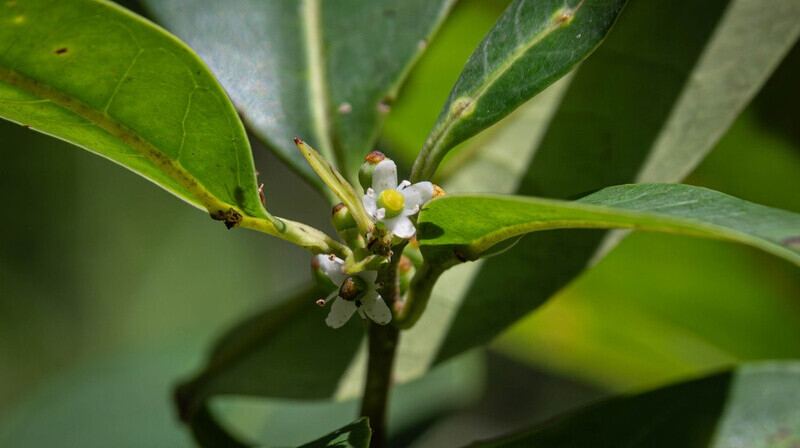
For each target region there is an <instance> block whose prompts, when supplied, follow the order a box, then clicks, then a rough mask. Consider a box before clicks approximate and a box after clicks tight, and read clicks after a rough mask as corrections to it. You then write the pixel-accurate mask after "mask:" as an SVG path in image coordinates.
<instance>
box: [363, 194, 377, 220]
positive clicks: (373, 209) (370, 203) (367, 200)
mask: <svg viewBox="0 0 800 448" xmlns="http://www.w3.org/2000/svg"><path fill="white" fill-rule="evenodd" d="M361 203H362V204H364V209H366V210H367V213H368V214H369V215H370V216H372V217H373V218H375V215H376V213H377V212H378V205H377V204H376V203H375V195H374V194H369V193H367V194H365V195H364V198H363V199H361Z"/></svg>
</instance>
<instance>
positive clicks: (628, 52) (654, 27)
mask: <svg viewBox="0 0 800 448" xmlns="http://www.w3.org/2000/svg"><path fill="white" fill-rule="evenodd" d="M678 11H679V12H680V13H676V12H678ZM798 17H800V5H798V3H797V2H795V1H792V0H785V1H778V2H774V3H773V4H771V6H770V7H769V8H764V7H763V3H762V2H760V1H758V0H732V1H730V2H728V1H725V0H712V1H705V2H694V1H689V0H685V1H671V0H670V1H665V0H664V1H656V0H652V1H633V2H631V3H630V4H629V5H628V6H627V7H626V8H625V10H624V11H623V13H622V14H621V17H620V20H619V23H617V25H616V26H615V27H614V29H613V30H612V32H611V33H610V35H609V37H608V39H607V40H606V42H604V44H603V45H602V46H601V47H600V48H599V49H598V50H597V51H596V52H595V54H593V56H592V57H591V58H590V59H588V60H587V61H586V62H585V63H584V64H582V65H581V67H580V68H579V70H578V72H577V73H576V75H575V76H574V78H573V79H572V81H571V83H570V86H569V90H568V91H567V93H566V95H565V96H564V99H563V100H562V102H561V106H560V108H559V110H558V112H557V113H556V115H555V116H554V117H553V119H552V121H551V123H550V126H549V129H548V131H547V133H546V134H545V136H544V138H543V139H542V142H541V144H539V146H538V147H537V148H536V151H535V153H534V156H533V158H532V159H531V160H530V166H529V170H528V173H527V175H526V176H525V179H524V180H523V182H522V184H521V185H520V187H519V189H518V190H517V192H518V194H522V195H525V196H537V197H553V198H559V199H566V198H572V197H577V196H580V195H582V194H585V193H586V192H588V191H595V190H598V189H601V188H605V187H607V186H611V185H617V184H624V183H630V182H675V181H678V180H680V179H681V178H682V177H683V176H685V175H686V173H688V172H689V171H690V170H691V169H692V168H693V167H694V166H695V165H696V164H697V163H698V162H699V160H700V159H702V157H703V156H704V155H705V154H707V152H708V151H709V150H710V149H711V148H712V146H713V144H714V143H715V142H716V140H717V138H718V137H719V136H720V135H721V134H722V133H723V132H724V131H725V129H726V128H727V127H728V126H729V125H730V123H731V122H732V121H733V119H734V118H735V117H736V115H737V113H738V111H739V110H741V108H742V107H744V105H746V104H747V102H748V101H749V100H750V99H751V98H752V96H753V95H754V94H755V92H756V91H757V90H758V88H759V87H760V86H761V84H762V83H763V82H764V81H765V80H766V78H767V77H768V76H769V74H770V73H771V72H772V70H773V69H774V67H775V65H776V64H777V63H778V61H780V59H781V58H782V57H783V55H784V54H785V53H786V51H787V50H788V49H789V48H790V47H791V45H792V44H793V43H794V42H796V40H797V36H798V34H800V20H798ZM767 24H768V25H767ZM733 55H735V56H733ZM744 67H746V69H745V68H744ZM720 92H725V93H724V94H723V93H720ZM722 98H725V99H724V100H723V99H722ZM687 120H688V122H687ZM674 123H687V124H686V126H690V127H687V128H686V129H683V128H681V127H680V126H676V125H674ZM689 129H691V132H689ZM657 148H661V149H659V150H658V151H656V149H657ZM656 153H658V154H659V155H658V157H655V156H653V157H651V154H656ZM645 174H646V175H645ZM604 241H605V233H604V232H601V231H597V230H557V231H552V232H542V233H536V234H533V235H529V236H528V237H526V238H524V239H523V240H522V241H521V242H520V243H519V244H517V245H516V246H515V247H513V248H512V249H511V250H509V251H508V252H506V253H505V254H503V256H501V257H496V258H493V259H489V260H486V262H485V263H483V265H482V266H481V268H480V272H479V273H478V275H477V276H475V277H474V279H469V280H471V286H470V290H469V293H468V294H466V296H464V297H461V296H459V297H455V298H451V299H448V303H449V304H452V305H451V306H452V307H453V308H454V309H455V313H454V314H455V316H453V315H447V316H439V319H447V320H449V321H451V322H452V324H451V326H450V328H449V329H448V330H447V334H446V335H444V336H443V337H444V338H445V340H444V341H443V342H442V343H440V344H436V345H438V346H439V348H438V354H437V355H436V357H435V359H436V360H438V361H441V360H443V359H446V358H447V357H449V356H452V355H454V354H457V353H459V352H461V351H463V350H465V349H468V348H470V347H473V346H475V345H478V344H482V343H485V342H488V341H489V340H490V339H491V338H492V337H494V336H495V335H497V334H498V333H500V332H501V331H503V330H504V329H505V328H506V327H507V326H508V325H510V324H511V323H513V322H514V321H515V320H517V319H519V318H520V317H521V316H523V315H524V314H526V313H527V312H529V311H531V310H533V309H535V308H536V307H537V306H539V305H541V304H542V303H543V302H544V301H545V300H547V299H548V298H549V297H550V296H551V295H553V294H554V293H555V292H557V291H558V290H560V289H561V288H562V287H564V286H565V285H566V284H568V283H569V282H570V281H571V280H572V279H574V278H575V277H576V276H577V275H578V274H580V273H581V272H582V271H583V270H584V269H585V268H586V266H587V264H588V263H589V262H590V260H592V259H593V257H596V256H598V248H600V247H604V248H606V249H607V248H610V247H612V246H613V244H606V245H605V246H603V242H604ZM523 291H524V292H523ZM500 298H504V300H505V302H504V303H505V304H506V306H507V311H508V312H507V313H506V314H505V315H504V316H503V317H502V318H498V319H497V320H492V321H487V320H484V319H482V318H481V317H479V316H482V315H484V314H485V310H486V309H487V307H491V306H493V305H492V304H493V303H494V301H496V300H499V299H500ZM508 298H513V300H511V301H510V302H509V301H508ZM432 304H433V303H432ZM512 304H513V305H512ZM498 317H499V316H498ZM476 319H478V320H480V323H481V324H480V330H479V331H476V328H475V322H476Z"/></svg>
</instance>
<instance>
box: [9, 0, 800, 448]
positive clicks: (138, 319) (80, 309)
mask: <svg viewBox="0 0 800 448" xmlns="http://www.w3.org/2000/svg"><path fill="white" fill-rule="evenodd" d="M506 3H507V2H503V1H492V2H483V1H479V0H468V1H463V2H461V3H460V4H459V6H458V7H457V8H456V10H455V11H454V13H453V15H452V17H451V18H450V19H449V20H448V22H447V23H446V25H445V27H444V28H443V29H442V30H441V31H440V34H439V35H438V36H437V38H436V39H435V40H434V41H433V43H432V45H431V47H430V49H429V51H428V52H427V53H426V55H425V56H424V57H423V59H422V60H421V61H420V63H419V65H418V66H417V68H416V69H415V70H414V72H413V73H412V75H411V78H410V79H409V81H408V83H407V85H406V87H405V88H404V90H403V91H402V93H401V95H400V99H399V100H398V101H397V103H396V104H395V105H394V106H393V111H392V113H391V114H390V115H389V119H388V122H387V124H386V128H385V133H384V139H383V140H382V142H381V148H382V149H386V151H387V152H389V153H390V154H392V155H394V156H395V158H396V159H398V160H399V161H401V162H405V163H406V164H409V163H410V162H411V161H412V160H413V157H414V155H415V153H416V150H417V148H418V147H419V146H420V143H421V142H422V141H424V139H425V137H426V135H427V132H428V130H429V129H430V127H431V126H432V124H433V122H434V121H435V119H436V117H437V115H438V112H439V108H440V107H441V104H443V103H444V100H445V99H446V97H447V94H448V92H449V88H450V86H451V85H452V83H453V82H454V80H455V78H456V77H457V75H458V72H459V70H460V68H461V66H462V65H463V63H464V61H465V60H466V58H467V57H468V56H469V54H470V53H471V51H472V50H473V48H474V47H475V45H476V44H477V43H478V42H479V41H480V39H481V38H482V36H483V34H484V33H485V31H487V30H488V29H489V27H491V24H492V23H493V21H494V19H495V18H496V17H497V16H498V15H499V14H500V13H501V12H502V10H503V8H504V6H505V4H506ZM798 78H800V47H796V48H795V49H794V50H793V51H792V52H791V54H790V55H789V57H788V58H787V59H786V61H785V62H784V63H783V64H782V66H781V67H780V68H779V69H778V71H777V72H776V73H775V74H774V75H773V76H772V78H771V80H770V82H769V83H768V84H767V86H766V87H765V88H764V89H763V91H762V92H761V94H759V96H758V97H757V99H756V100H755V101H754V102H753V104H752V105H751V106H749V107H748V108H747V109H746V111H745V112H744V113H743V114H742V115H741V117H740V118H739V119H738V120H737V121H736V122H735V124H734V125H733V127H732V128H731V129H730V130H729V131H728V133H727V134H726V135H725V136H724V138H723V139H722V140H721V141H720V142H719V143H718V145H717V146H716V147H715V149H714V150H713V151H712V153H711V155H710V156H709V157H708V158H707V159H706V160H705V161H704V162H703V164H702V165H701V166H700V167H698V168H697V169H696V170H695V172H694V173H693V174H692V175H691V176H690V177H689V179H688V180H687V182H688V183H691V184H695V185H702V186H706V187H710V188H713V189H716V190H719V191H723V192H725V193H729V194H732V195H734V196H738V197H741V198H744V199H747V200H751V201H754V202H759V203H762V204H766V205H770V206H774V207H780V208H784V209H788V210H792V211H795V212H800V131H799V129H800V127H799V126H797V113H796V109H795V105H796V104H798V101H797V100H798V99H800V95H798V93H799V92H800V91H799V90H798V87H800V86H798V85H797V83H796V80H797V79H798ZM792 117H794V119H792ZM254 143H255V142H254ZM0 148H1V149H0V150H1V151H2V154H3V159H2V160H3V161H2V163H0V194H2V203H3V204H4V209H5V210H6V212H5V219H3V220H2V223H0V446H3V447H4V446H9V447H12V446H14V447H16V446H25V447H40V446H41V447H44V446H64V447H72V446H74V447H92V446H98V447H99V446H110V445H111V444H113V445H114V446H118V447H124V446H132V447H133V446H136V447H140V446H154V447H156V446H170V447H178V446H191V441H190V438H189V436H188V433H187V432H186V431H185V430H184V429H183V428H181V427H180V425H179V424H178V423H177V419H176V417H175V416H174V415H173V410H172V405H171V402H170V394H171V387H172V386H173V385H174V384H175V383H176V382H177V380H178V379H180V378H182V377H186V376H188V375H189V374H190V373H191V372H192V371H193V370H194V369H196V368H198V367H199V366H200V364H201V362H202V360H203V356H204V354H205V352H206V349H207V347H208V346H209V345H210V343H211V342H212V341H213V339H214V337H215V336H217V335H219V334H220V333H221V332H222V331H224V330H225V329H226V328H229V327H230V326H231V325H233V324H234V323H236V322H237V321H238V320H239V319H242V318H243V317H245V316H247V315H249V314H251V313H253V312H255V311H257V310H261V309H263V308H265V307H268V306H270V305H271V304H274V303H275V301H276V300H278V298H279V297H281V296H282V294H283V293H284V292H287V291H291V290H293V289H294V288H296V287H298V286H300V285H302V284H303V283H304V282H305V281H307V275H308V262H309V256H308V255H307V254H306V253H305V252H303V251H302V250H300V249H298V248H296V247H294V246H292V245H290V244H288V243H285V242H283V241H280V240H278V239H275V238H269V237H266V236H264V235H260V234H257V233H255V232H250V231H247V230H242V229H237V230H234V231H226V230H225V229H224V227H223V226H222V225H220V224H219V223H217V222H214V221H212V220H210V219H208V218H207V215H205V214H204V213H202V212H199V211H197V210H195V209H193V208H191V207H189V206H187V205H186V204H185V203H183V202H182V201H180V200H178V199H176V198H174V197H172V196H170V195H169V194H168V193H166V192H164V191H162V190H160V189H159V188H158V187H156V186H154V185H152V184H150V183H148V182H145V181H143V179H141V178H139V177H137V176H135V175H133V174H131V173H130V172H128V171H126V170H124V169H123V168H121V167H118V166H115V165H113V164H111V163H110V162H108V161H106V160H103V159H101V158H99V157H96V156H94V155H91V154H89V153H88V152H85V151H82V150H80V149H77V148H74V147H70V146H69V145H67V144H64V143H62V142H59V141H57V140H54V139H52V138H49V137H47V136H44V135H40V134H36V133H34V132H31V131H29V130H26V129H24V128H22V127H19V126H16V125H13V124H10V123H7V122H0ZM254 152H255V156H256V164H257V167H258V169H259V171H260V173H261V175H260V179H261V180H262V181H263V182H264V183H265V184H266V186H265V191H266V192H267V196H268V200H269V202H270V206H271V211H273V212H274V213H275V214H277V215H280V216H286V217H290V218H292V219H296V220H301V221H305V222H308V223H310V224H312V225H315V226H317V227H320V228H322V229H325V230H330V229H329V224H328V223H327V217H328V213H329V212H328V208H327V206H326V203H325V202H324V201H323V199H322V198H321V197H320V196H319V195H318V194H316V193H315V192H314V191H312V190H311V188H309V187H307V186H306V185H304V184H303V183H302V181H300V180H299V179H298V178H297V177H296V176H294V175H293V174H292V173H291V172H289V171H288V170H287V169H286V168H285V167H284V166H282V165H281V164H280V162H279V161H277V159H275V158H274V157H272V156H271V155H269V154H268V152H267V150H266V149H264V148H263V147H262V146H260V145H258V144H254ZM323 317H324V316H323V315H322V314H321V315H320V318H321V319H322V318H323ZM287 356H289V355H288V354H287ZM774 358H800V271H798V270H797V268H796V267H794V266H791V265H789V264H788V263H786V262H784V261H781V260H778V259H776V258H773V257H770V256H769V255H766V254H763V253H761V252H758V251H756V250H753V249H749V248H745V247H741V246H735V245H732V244H727V243H720V242H713V241H703V240H697V239H691V238H685V237H677V236H663V235H652V234H633V235H631V236H630V237H628V238H626V239H625V240H624V241H623V242H622V243H621V244H620V245H619V246H618V247H617V248H616V249H615V250H613V251H612V252H611V253H610V254H609V256H607V257H606V258H605V259H603V260H602V261H600V262H599V263H598V264H597V265H596V266H595V267H594V268H593V269H592V270H590V271H588V272H587V273H586V274H585V275H583V276H582V277H581V278H580V279H578V280H577V281H576V282H574V283H573V284H572V285H570V286H569V287H567V288H566V289H565V290H564V291H562V292H561V293H560V294H558V296H557V297H556V298H555V299H553V300H551V301H550V302H549V303H548V304H546V305H545V306H544V307H542V308H541V309H539V310H537V311H536V312H534V313H532V314H531V315H529V316H527V317H526V318H525V319H523V320H522V321H520V322H519V323H518V324H517V325H515V326H514V327H512V328H511V329H510V330H509V331H507V332H506V333H505V334H504V335H502V336H501V337H500V338H499V339H498V340H496V341H495V342H494V343H493V345H492V347H491V350H490V353H489V355H488V356H486V357H483V356H480V355H471V356H470V357H469V358H466V359H462V360H457V361H456V363H455V364H454V365H448V366H446V367H445V369H450V370H448V371H447V372H449V373H446V374H439V376H440V377H442V378H439V379H437V378H433V379H431V380H429V381H428V382H427V383H423V384H418V385H411V386H409V387H406V389H404V391H399V392H398V395H402V396H409V397H414V396H417V397H419V396H422V397H424V396H425V395H420V394H421V392H420V391H423V392H424V391H426V390H428V389H426V388H434V389H435V390H439V391H440V392H441V390H442V387H439V386H442V385H453V384H455V386H453V388H452V390H450V389H448V392H447V393H444V392H442V393H443V394H444V395H443V396H447V397H450V398H448V399H447V401H446V403H447V406H445V408H447V407H448V406H449V407H450V408H453V407H460V408H461V410H460V411H458V412H456V413H452V414H451V415H450V416H449V417H446V418H440V419H438V420H436V421H424V422H423V421H420V419H419V418H417V419H414V418H409V419H407V420H405V421H402V422H401V421H396V422H395V423H396V424H395V428H396V431H395V434H396V435H397V437H398V438H397V440H396V441H395V443H396V444H397V445H398V446H400V445H407V444H410V443H412V440H413V441H414V443H415V444H416V445H415V446H456V445H458V444H459V443H460V442H466V441H469V440H471V439H472V438H473V437H482V438H485V437H489V436H494V435H497V434H499V433H500V432H502V431H506V430H510V429H514V428H518V427H520V426H523V425H526V424H529V423H532V422H534V421H537V420H541V419H544V418H547V417H549V416H551V415H553V413H555V412H557V411H561V410H564V409H567V408H569V407H570V406H572V405H575V404H579V403H584V402H586V401H587V400H590V399H593V398H596V397H599V396H602V395H605V394H610V393H614V392H617V391H631V390H640V389H646V388H652V387H656V386H658V385H661V384H665V383H667V382H670V381H674V380H676V379H680V378H685V377H691V376H696V375H699V374H701V373H704V372H708V371H711V370H714V369H718V368H721V367H723V366H727V365H731V364H735V363H737V362H740V361H743V360H755V359H774ZM452 378H462V380H459V381H453V380H452ZM415 393H416V394H418V395H415ZM398 401H402V400H398ZM412 401H413V400H412ZM287 405H288V407H287ZM337 406H339V405H337ZM343 406H344V407H341V406H340V407H336V406H333V407H331V406H330V405H319V404H301V403H290V404H287V403H279V402H265V401H263V400H259V401H257V402H254V401H253V400H252V399H249V400H239V402H237V401H236V400H235V399H233V400H227V402H224V403H220V404H219V412H220V413H221V414H223V415H226V416H227V420H229V421H230V422H231V423H233V424H234V426H236V427H237V430H238V431H240V432H245V433H248V435H259V436H262V437H265V439H264V440H272V441H274V443H279V444H290V443H294V442H295V441H297V442H300V441H304V440H310V439H312V438H315V437H317V436H319V435H321V434H323V433H324V432H325V431H326V430H329V429H334V428H336V426H337V425H339V424H342V423H346V422H348V421H350V420H351V419H352V417H354V415H352V414H353V413H354V409H355V407H354V406H352V405H349V404H345V405H343ZM398 406H399V405H398ZM287 409H288V410H287ZM282 413H283V414H282ZM395 414H396V415H397V416H399V417H403V418H405V417H404V416H405V415H406V412H405V411H402V410H397V411H396V413H395ZM435 415H438V413H433V414H431V415H428V416H425V417H426V419H427V420H429V419H428V417H430V418H433V417H434V416H435ZM290 417H291V418H290ZM290 421H291V422H293V424H288V423H287V422H290ZM397 428H400V429H397ZM303 432H307V434H305V433H303ZM265 433H266V435H264V434H265Z"/></svg>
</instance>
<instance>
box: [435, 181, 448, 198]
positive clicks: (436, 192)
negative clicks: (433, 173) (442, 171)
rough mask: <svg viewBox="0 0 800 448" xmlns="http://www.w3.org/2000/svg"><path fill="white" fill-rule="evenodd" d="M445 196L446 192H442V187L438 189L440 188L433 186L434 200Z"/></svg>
mask: <svg viewBox="0 0 800 448" xmlns="http://www.w3.org/2000/svg"><path fill="white" fill-rule="evenodd" d="M445 195H447V192H445V191H444V188H442V187H440V186H438V185H436V184H433V197H434V198H438V197H441V196H445Z"/></svg>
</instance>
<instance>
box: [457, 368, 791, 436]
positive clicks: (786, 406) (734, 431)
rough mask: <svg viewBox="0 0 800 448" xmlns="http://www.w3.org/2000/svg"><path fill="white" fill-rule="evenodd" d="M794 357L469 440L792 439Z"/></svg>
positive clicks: (617, 399)
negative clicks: (528, 427) (493, 436)
mask: <svg viewBox="0 0 800 448" xmlns="http://www.w3.org/2000/svg"><path fill="white" fill-rule="evenodd" d="M799 400H800V363H799V362H797V361H787V362H769V363H757V364H747V365H744V366H741V367H738V368H736V369H734V370H732V371H729V372H723V373H719V374H716V375H712V376H710V377H707V378H702V379H698V380H693V381H688V382H685V383H681V384H677V385H673V386H668V387H665V388H663V389H658V390H655V391H651V392H646V393H643V394H640V395H633V396H627V397H620V398H615V399H611V400H608V401H606V402H603V403H599V404H597V405H595V406H591V407H588V408H586V409H583V410H580V411H577V412H574V413H572V414H571V415H567V416H564V417H563V418H561V419H560V420H557V421H555V422H553V423H550V424H548V425H546V426H543V427H541V428H536V429H532V430H527V431H523V432H521V433H519V434H516V435H512V436H509V437H506V438H502V439H499V440H495V441H491V442H484V443H476V444H474V445H472V446H474V447H485V448H489V447H498V448H500V447H504V448H505V447H515V446H520V447H550V448H555V447H595V446H603V447H609V448H613V447H620V448H621V447H631V446H642V447H644V446H646V447H676V446H680V447H686V448H694V447H697V448H701V447H709V446H710V447H714V448H717V447H718V448H722V447H732V446H743V447H744V446H748V447H758V446H764V447H765V446H774V447H782V446H792V445H793V444H796V443H798V442H800V430H798V428H799V427H798V425H797V422H798V420H800V407H798V406H797V403H798V401H799Z"/></svg>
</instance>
